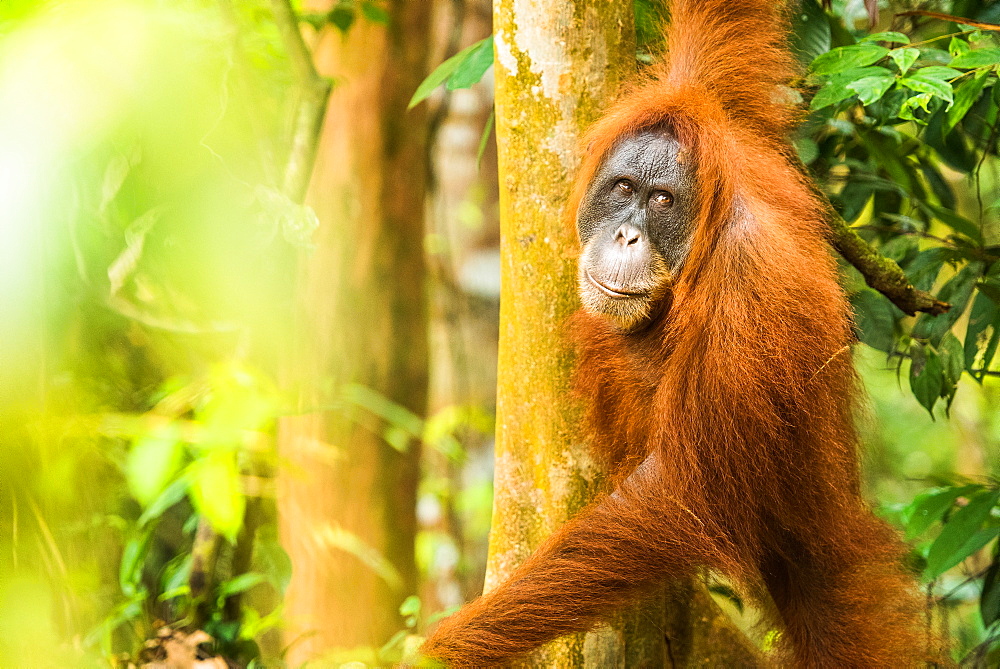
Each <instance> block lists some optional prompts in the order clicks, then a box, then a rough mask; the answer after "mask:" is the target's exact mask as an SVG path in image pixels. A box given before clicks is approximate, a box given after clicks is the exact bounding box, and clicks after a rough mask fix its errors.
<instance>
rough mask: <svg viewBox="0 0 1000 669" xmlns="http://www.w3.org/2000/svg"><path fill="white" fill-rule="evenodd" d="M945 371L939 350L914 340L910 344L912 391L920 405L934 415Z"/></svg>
mask: <svg viewBox="0 0 1000 669" xmlns="http://www.w3.org/2000/svg"><path fill="white" fill-rule="evenodd" d="M943 384H944V372H943V371H942V369H941V361H940V360H939V359H938V355H937V352H936V351H935V350H934V349H933V348H932V347H930V346H926V345H924V344H921V343H920V342H918V341H916V340H914V342H913V344H912V345H911V346H910V391H911V392H913V396H914V397H916V398H917V401H918V402H920V405H921V406H923V407H924V408H925V409H927V412H928V413H930V415H931V418H933V417H934V404H935V402H937V400H938V398H939V397H941V390H942V387H943Z"/></svg>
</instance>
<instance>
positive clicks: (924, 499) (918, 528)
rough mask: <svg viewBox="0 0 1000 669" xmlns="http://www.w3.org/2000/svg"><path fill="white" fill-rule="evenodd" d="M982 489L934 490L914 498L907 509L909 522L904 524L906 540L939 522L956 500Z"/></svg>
mask: <svg viewBox="0 0 1000 669" xmlns="http://www.w3.org/2000/svg"><path fill="white" fill-rule="evenodd" d="M982 487H983V486H981V485H965V486H951V487H948V488H936V489H934V490H930V491H928V492H924V493H921V494H919V495H917V496H916V497H914V498H913V501H912V502H910V504H909V505H908V507H907V516H908V518H909V520H908V521H907V523H906V535H905V538H906V540H907V541H912V540H914V539H916V538H917V537H919V536H920V535H921V534H923V533H924V532H926V531H927V528H929V527H930V526H931V525H932V524H934V523H935V522H936V521H938V520H941V517H942V516H944V514H945V512H946V511H948V509H950V508H951V506H952V504H954V503H955V500H956V499H958V498H959V497H967V496H969V495H971V494H972V493H973V492H975V491H977V490H981V489H982Z"/></svg>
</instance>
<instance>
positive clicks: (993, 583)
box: [979, 558, 1000, 627]
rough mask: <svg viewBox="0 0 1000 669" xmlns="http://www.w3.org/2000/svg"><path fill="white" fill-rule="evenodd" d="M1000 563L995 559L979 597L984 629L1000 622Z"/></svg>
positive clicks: (987, 572)
mask: <svg viewBox="0 0 1000 669" xmlns="http://www.w3.org/2000/svg"><path fill="white" fill-rule="evenodd" d="M998 576H1000V562H998V561H997V558H993V564H991V565H990V568H989V569H988V570H987V571H986V578H985V579H983V592H982V594H980V595H979V614H980V615H981V616H982V617H983V627H989V626H990V625H992V624H993V623H995V622H996V621H997V620H1000V578H998Z"/></svg>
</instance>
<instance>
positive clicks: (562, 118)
mask: <svg viewBox="0 0 1000 669" xmlns="http://www.w3.org/2000/svg"><path fill="white" fill-rule="evenodd" d="M632 23H633V14H632V3H631V2H607V0H569V1H568V0H536V1H533V2H526V1H524V0H495V2H494V40H495V49H496V59H495V68H496V70H495V76H496V114H497V117H496V118H497V123H496V129H497V145H498V159H499V172H500V229H501V242H500V256H501V284H502V289H501V298H500V351H499V375H498V381H497V395H498V397H497V445H496V475H495V497H494V504H493V530H492V533H491V536H490V558H489V567H488V570H487V589H488V588H490V587H492V586H495V585H496V584H497V583H498V582H499V581H502V580H503V578H504V577H506V576H507V575H509V574H510V573H511V571H512V570H513V569H514V568H515V567H516V566H517V565H518V564H520V563H521V562H522V561H523V560H524V559H525V558H526V557H527V556H528V555H530V554H531V552H532V551H533V550H534V549H535V548H536V547H537V546H538V545H539V544H540V543H541V542H542V540H543V539H544V538H545V537H547V536H548V535H549V534H551V533H552V531H553V530H555V529H556V528H558V527H559V526H560V525H562V524H563V523H564V522H565V521H566V520H567V519H568V518H569V517H570V516H572V515H573V514H574V513H575V512H576V511H578V510H579V509H580V508H581V507H582V506H584V505H585V504H586V503H587V501H588V500H589V499H590V498H591V497H592V495H593V494H594V493H595V491H596V490H597V486H598V485H599V479H600V475H599V472H598V470H597V468H596V467H595V466H594V464H593V463H592V462H591V460H590V458H589V455H588V445H587V443H586V437H585V435H584V432H583V431H582V430H581V418H582V414H581V410H580V407H579V404H578V401H577V400H576V399H575V398H574V397H573V395H572V393H571V388H570V384H571V373H572V367H573V356H572V350H571V346H570V345H569V342H568V340H567V337H566V334H565V331H564V329H565V323H566V320H567V318H568V317H569V315H570V314H572V313H573V312H574V311H575V310H576V309H577V308H579V303H578V301H577V298H576V291H575V289H574V286H575V276H576V262H575V257H576V253H577V247H578V243H577V238H576V231H575V229H574V228H573V227H572V226H571V225H567V223H566V222H565V218H564V205H565V201H566V197H567V195H568V193H569V190H570V187H571V184H572V179H573V176H574V172H575V170H576V167H577V163H578V160H579V152H578V142H579V138H580V135H581V133H582V132H583V130H584V129H585V128H586V127H587V126H588V125H589V124H590V123H591V122H592V121H594V120H595V119H596V118H597V117H598V115H599V114H600V112H601V111H602V110H603V109H604V107H605V106H606V104H607V102H608V100H609V99H610V98H611V96H612V95H613V94H614V93H615V92H616V91H617V90H618V89H619V87H620V85H621V84H622V83H623V82H624V81H626V80H628V79H630V78H632V77H634V75H635V71H636V68H635V40H634V31H633V29H632ZM645 608H646V610H645V611H644V613H643V614H642V615H640V614H638V613H635V612H633V613H632V614H630V615H623V616H622V617H621V619H620V620H619V621H618V622H617V623H616V624H614V625H610V626H604V627H601V628H599V629H598V630H595V631H594V632H591V633H589V634H578V635H575V636H570V637H565V638H563V639H560V640H558V641H556V642H554V643H552V644H550V645H549V646H547V647H545V648H543V649H542V650H540V651H538V652H537V653H535V654H534V655H533V656H532V657H531V658H530V659H529V660H527V661H526V664H527V665H529V666H552V667H570V666H584V665H590V666H621V665H625V666H629V667H640V666H658V665H659V664H661V661H662V657H663V647H664V644H663V634H662V632H661V631H659V630H658V628H662V622H661V621H662V620H663V613H662V609H663V607H662V600H657V601H653V602H649V603H647V605H646V607H645Z"/></svg>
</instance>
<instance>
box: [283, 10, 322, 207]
mask: <svg viewBox="0 0 1000 669" xmlns="http://www.w3.org/2000/svg"><path fill="white" fill-rule="evenodd" d="M271 13H272V14H273V16H274V22H275V23H276V24H277V26H278V30H279V31H280V32H281V37H282V39H283V40H284V42H285V48H286V49H287V50H288V57H289V59H290V60H291V62H292V68H293V69H294V70H295V74H296V77H297V78H298V79H299V84H300V85H301V87H302V97H301V99H300V100H299V102H298V109H297V110H296V118H295V126H294V130H293V134H292V147H291V150H290V151H289V154H288V163H287V164H286V165H285V177H284V182H283V183H282V192H283V193H284V194H285V195H287V196H288V197H289V198H290V199H291V200H292V201H294V202H302V200H303V199H304V198H305V194H306V189H307V188H308V187H309V178H310V177H311V176H312V168H313V162H315V160H316V151H317V149H318V145H319V133H320V130H321V129H322V127H323V117H324V116H325V115H326V103H327V99H328V98H329V97H330V90H331V89H332V87H333V86H332V84H331V82H330V80H329V79H327V78H326V77H321V76H320V75H319V73H317V72H316V66H315V65H314V64H313V59H312V54H311V53H310V52H309V49H308V47H306V43H305V41H303V39H302V33H301V32H299V21H298V18H297V17H296V16H295V12H294V11H293V10H292V6H291V5H290V4H289V1H288V0H271Z"/></svg>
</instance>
